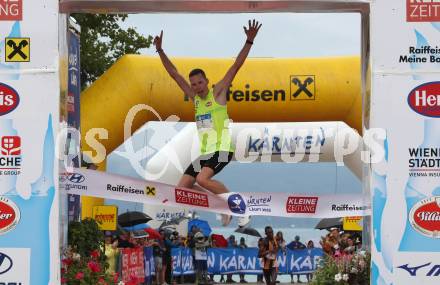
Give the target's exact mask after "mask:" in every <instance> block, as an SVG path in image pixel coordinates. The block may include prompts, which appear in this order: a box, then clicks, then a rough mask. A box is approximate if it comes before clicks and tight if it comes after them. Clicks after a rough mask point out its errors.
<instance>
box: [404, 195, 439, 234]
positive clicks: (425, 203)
mask: <svg viewBox="0 0 440 285" xmlns="http://www.w3.org/2000/svg"><path fill="white" fill-rule="evenodd" d="M408 218H409V221H410V224H411V226H412V227H413V228H414V229H415V230H416V231H418V232H419V233H421V234H422V235H424V236H427V237H431V238H440V196H434V197H430V198H426V199H423V200H421V201H419V202H418V203H416V204H415V205H414V206H413V207H412V208H411V211H410V212H409V217H408Z"/></svg>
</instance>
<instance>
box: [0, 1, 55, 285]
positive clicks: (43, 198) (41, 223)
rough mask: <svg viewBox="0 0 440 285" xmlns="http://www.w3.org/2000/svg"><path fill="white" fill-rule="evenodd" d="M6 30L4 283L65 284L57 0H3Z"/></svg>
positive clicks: (0, 18)
mask: <svg viewBox="0 0 440 285" xmlns="http://www.w3.org/2000/svg"><path fill="white" fill-rule="evenodd" d="M43 19H44V21H42V20H43ZM42 27H44V28H42ZM0 35H1V38H0V55H1V61H0V283H4V284H30V285H40V284H59V283H60V280H59V270H60V265H59V260H60V252H59V247H60V245H59V231H58V228H59V223H58V221H59V211H58V193H59V192H58V190H57V189H58V183H57V175H58V165H57V164H56V163H55V140H56V134H57V129H58V124H59V115H58V114H59V94H60V84H59V72H58V68H59V62H58V60H59V57H58V3H57V2H56V1H22V0H17V1H1V3H0Z"/></svg>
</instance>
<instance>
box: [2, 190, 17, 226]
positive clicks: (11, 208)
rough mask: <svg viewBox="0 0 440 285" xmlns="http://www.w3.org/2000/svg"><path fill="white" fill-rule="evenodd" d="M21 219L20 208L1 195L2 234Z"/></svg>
mask: <svg viewBox="0 0 440 285" xmlns="http://www.w3.org/2000/svg"><path fill="white" fill-rule="evenodd" d="M19 221H20V210H19V209H18V207H17V205H16V204H15V203H14V202H12V201H11V200H9V199H8V198H6V197H3V196H0V235H2V234H5V233H7V232H9V231H11V230H12V229H14V228H15V226H16V225H17V224H18V222H19Z"/></svg>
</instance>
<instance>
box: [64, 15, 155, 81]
mask: <svg viewBox="0 0 440 285" xmlns="http://www.w3.org/2000/svg"><path fill="white" fill-rule="evenodd" d="M71 16H72V17H73V18H75V20H76V21H77V23H78V24H79V25H80V26H81V85H82V87H83V88H85V87H87V86H88V85H90V84H91V83H92V82H93V81H95V80H96V79H97V78H98V77H99V76H101V75H102V74H103V73H104V72H105V71H106V70H107V69H108V68H109V67H110V66H111V65H112V64H113V63H114V62H115V61H116V60H117V59H118V58H119V57H121V56H123V55H124V54H139V50H140V49H143V48H148V47H150V45H151V44H152V40H153V37H152V36H148V37H144V36H142V35H140V34H139V33H138V32H137V31H136V30H135V29H134V28H124V27H122V25H121V24H122V23H123V22H124V21H125V20H126V19H127V15H118V14H108V15H107V14H72V15H71Z"/></svg>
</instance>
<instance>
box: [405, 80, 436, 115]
mask: <svg viewBox="0 0 440 285" xmlns="http://www.w3.org/2000/svg"><path fill="white" fill-rule="evenodd" d="M408 105H409V106H410V108H411V109H412V110H413V111H414V112H416V113H418V114H420V115H423V116H426V117H440V82H439V81H437V82H428V83H424V84H422V85H419V86H417V87H416V88H414V89H413V90H411V92H410V93H409V95H408Z"/></svg>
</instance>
